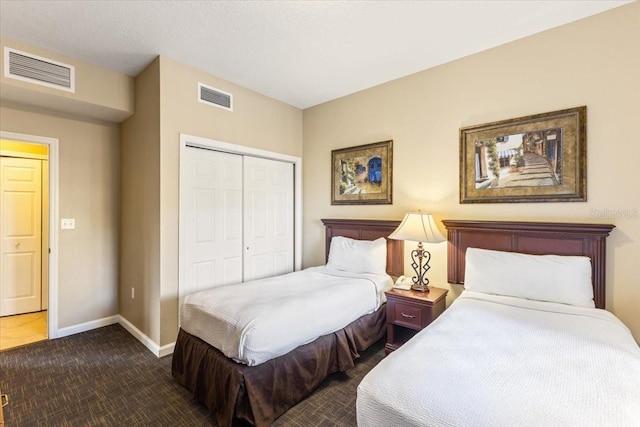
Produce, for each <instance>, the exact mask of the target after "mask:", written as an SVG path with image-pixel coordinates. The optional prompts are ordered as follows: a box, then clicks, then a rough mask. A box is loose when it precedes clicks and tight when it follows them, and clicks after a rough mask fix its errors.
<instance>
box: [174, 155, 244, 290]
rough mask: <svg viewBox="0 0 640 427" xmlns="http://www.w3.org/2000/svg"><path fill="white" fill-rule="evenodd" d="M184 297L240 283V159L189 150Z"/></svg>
mask: <svg viewBox="0 0 640 427" xmlns="http://www.w3.org/2000/svg"><path fill="white" fill-rule="evenodd" d="M184 155H185V156H186V159H185V160H186V165H187V173H186V174H184V175H183V176H184V179H185V182H184V185H181V188H182V193H183V194H181V197H182V198H183V204H184V206H185V209H183V215H185V220H184V242H183V244H184V268H185V272H184V273H185V276H184V282H185V283H184V286H185V292H184V293H183V294H184V295H187V294H189V293H192V292H196V291H200V290H204V289H210V288H212V287H215V286H220V285H226V284H231V283H239V282H241V281H242V255H243V250H242V202H243V200H242V180H243V177H242V156H239V155H235V154H229V153H222V152H218V151H212V150H204V149H199V148H193V147H188V148H187V149H186V150H185V152H184Z"/></svg>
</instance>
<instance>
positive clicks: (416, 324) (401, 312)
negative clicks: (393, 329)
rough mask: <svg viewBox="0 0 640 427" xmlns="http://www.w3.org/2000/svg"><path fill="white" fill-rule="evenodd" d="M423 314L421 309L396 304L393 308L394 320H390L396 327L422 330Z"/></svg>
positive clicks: (399, 303)
mask: <svg viewBox="0 0 640 427" xmlns="http://www.w3.org/2000/svg"><path fill="white" fill-rule="evenodd" d="M422 312H423V310H422V309H421V308H420V307H416V306H413V305H409V304H403V303H401V302H396V303H395V304H394V307H393V319H390V321H391V322H392V323H395V324H396V325H402V326H407V327H409V328H412V327H413V328H415V329H421V328H422Z"/></svg>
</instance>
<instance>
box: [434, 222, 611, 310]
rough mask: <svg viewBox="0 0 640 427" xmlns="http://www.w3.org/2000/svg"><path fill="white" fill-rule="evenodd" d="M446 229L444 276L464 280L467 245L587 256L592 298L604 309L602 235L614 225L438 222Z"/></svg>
mask: <svg viewBox="0 0 640 427" xmlns="http://www.w3.org/2000/svg"><path fill="white" fill-rule="evenodd" d="M442 223H443V224H444V226H445V227H446V228H447V234H448V240H449V243H448V251H447V278H448V281H449V283H456V284H463V283H464V268H465V264H464V260H465V254H466V251H467V248H469V247H472V248H481V249H493V250H496V251H506V252H521V253H526V254H533V255H544V254H551V255H580V256H588V257H589V258H591V277H592V279H591V280H592V284H593V297H594V298H593V299H594V302H595V305H596V307H598V308H605V265H606V249H607V247H606V238H607V236H608V235H609V233H610V232H611V230H613V228H614V227H615V225H611V224H573V223H557V222H518V221H461V220H460V221H459V220H449V219H447V220H444V221H442Z"/></svg>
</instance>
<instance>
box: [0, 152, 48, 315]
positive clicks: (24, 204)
mask: <svg viewBox="0 0 640 427" xmlns="http://www.w3.org/2000/svg"><path fill="white" fill-rule="evenodd" d="M0 171H1V172H0V184H1V188H2V190H1V191H0V192H1V197H0V212H2V220H1V221H0V238H1V240H2V242H1V252H2V253H1V256H0V271H1V272H2V273H1V277H2V282H1V283H0V315H1V316H8V315H13V314H21V313H29V312H33V311H40V310H41V309H42V305H41V304H42V288H41V281H42V277H41V271H42V163H41V160H34V159H21V158H13V157H1V158H0Z"/></svg>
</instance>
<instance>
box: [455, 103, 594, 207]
mask: <svg viewBox="0 0 640 427" xmlns="http://www.w3.org/2000/svg"><path fill="white" fill-rule="evenodd" d="M586 200H587V107H584V106H583V107H576V108H571V109H567V110H560V111H553V112H549V113H543V114H536V115H532V116H526V117H519V118H515V119H509V120H503V121H499V122H493V123H487V124H481V125H474V126H467V127H464V128H461V129H460V203H509V202H515V203H520V202H584V201H586Z"/></svg>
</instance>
